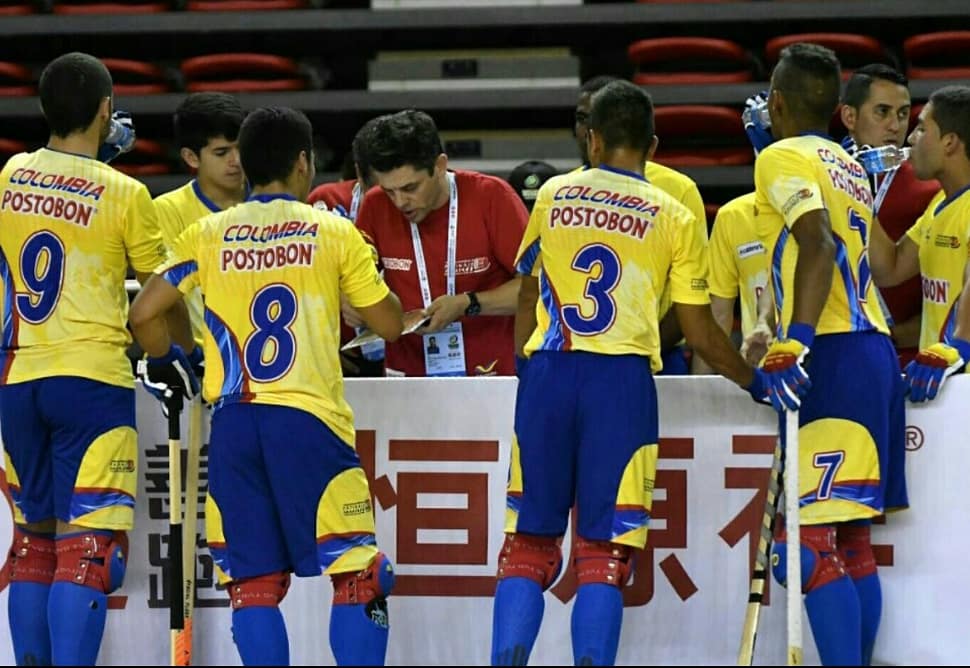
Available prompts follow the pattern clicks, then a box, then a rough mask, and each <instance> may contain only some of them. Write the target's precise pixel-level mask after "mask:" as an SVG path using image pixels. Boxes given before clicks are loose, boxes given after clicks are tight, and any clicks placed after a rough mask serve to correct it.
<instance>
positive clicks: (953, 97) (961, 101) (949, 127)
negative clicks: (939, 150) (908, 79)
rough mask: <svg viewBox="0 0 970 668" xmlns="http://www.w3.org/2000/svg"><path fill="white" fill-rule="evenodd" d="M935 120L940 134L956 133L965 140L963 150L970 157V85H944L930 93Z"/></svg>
mask: <svg viewBox="0 0 970 668" xmlns="http://www.w3.org/2000/svg"><path fill="white" fill-rule="evenodd" d="M929 103H931V104H932V105H933V120H934V121H935V122H936V124H937V125H938V126H939V127H940V135H941V136H942V135H945V134H947V133H949V132H952V133H954V134H956V136H957V137H959V138H960V141H962V142H963V151H964V153H966V155H967V158H970V86H944V87H943V88H938V89H937V90H935V91H933V92H932V93H930V99H929Z"/></svg>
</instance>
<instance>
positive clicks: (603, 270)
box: [562, 244, 622, 336]
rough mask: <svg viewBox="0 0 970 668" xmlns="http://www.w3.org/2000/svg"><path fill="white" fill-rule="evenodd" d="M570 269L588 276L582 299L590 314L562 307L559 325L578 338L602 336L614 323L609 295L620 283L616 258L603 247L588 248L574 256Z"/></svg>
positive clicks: (613, 306)
mask: <svg viewBox="0 0 970 668" xmlns="http://www.w3.org/2000/svg"><path fill="white" fill-rule="evenodd" d="M572 267H573V269H575V270H576V271H578V272H581V273H583V274H586V275H587V276H588V278H587V279H586V287H585V289H584V290H583V296H584V297H585V298H586V299H587V300H589V301H591V302H592V303H593V312H592V314H590V315H589V316H586V315H583V306H584V305H586V304H563V306H562V319H563V322H564V323H566V326H567V327H568V328H569V329H570V330H572V331H573V332H574V333H576V334H579V335H580V336H595V335H596V334H602V333H603V332H605V331H606V330H608V329H609V328H610V327H612V326H613V322H614V321H615V320H616V302H615V301H613V296H612V295H611V294H610V293H611V292H612V291H613V290H614V289H615V288H616V286H617V285H618V284H619V282H620V275H621V273H622V272H621V269H620V258H618V257H617V256H616V252H615V251H614V250H613V249H612V248H610V247H609V246H607V245H605V244H589V245H587V246H583V247H582V248H580V249H579V252H578V253H576V257H574V258H573V265H572ZM587 303H588V302H587Z"/></svg>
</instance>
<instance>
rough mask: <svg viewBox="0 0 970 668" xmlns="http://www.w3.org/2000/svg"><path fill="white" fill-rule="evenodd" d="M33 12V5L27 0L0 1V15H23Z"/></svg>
mask: <svg viewBox="0 0 970 668" xmlns="http://www.w3.org/2000/svg"><path fill="white" fill-rule="evenodd" d="M33 13H34V6H33V5H31V4H30V3H28V2H0V16H24V15H25V14H33Z"/></svg>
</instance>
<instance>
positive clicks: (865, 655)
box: [853, 573, 882, 666]
mask: <svg viewBox="0 0 970 668" xmlns="http://www.w3.org/2000/svg"><path fill="white" fill-rule="evenodd" d="M853 582H854V583H855V590H856V592H857V593H858V595H859V606H860V608H861V610H862V665H863V666H869V665H871V664H872V650H873V647H875V645H876V634H877V633H878V632H879V618H880V617H881V616H882V587H881V586H880V584H879V574H878V573H873V574H872V575H867V576H865V577H862V578H859V579H858V580H853Z"/></svg>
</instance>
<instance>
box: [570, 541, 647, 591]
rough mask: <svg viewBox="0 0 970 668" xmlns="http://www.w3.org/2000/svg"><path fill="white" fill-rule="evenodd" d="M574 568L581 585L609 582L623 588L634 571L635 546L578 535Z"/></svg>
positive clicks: (574, 548) (574, 549)
mask: <svg viewBox="0 0 970 668" xmlns="http://www.w3.org/2000/svg"><path fill="white" fill-rule="evenodd" d="M573 554H574V555H575V556H574V557H573V570H574V571H576V579H577V580H578V581H579V584H580V585H584V584H594V583H598V584H609V585H613V586H614V587H616V588H618V589H619V588H621V587H623V585H625V584H626V583H627V580H629V579H630V574H631V573H632V572H633V548H632V547H630V546H629V545H620V544H619V543H611V542H609V541H606V540H586V539H585V538H581V537H580V536H576V544H575V545H573Z"/></svg>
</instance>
